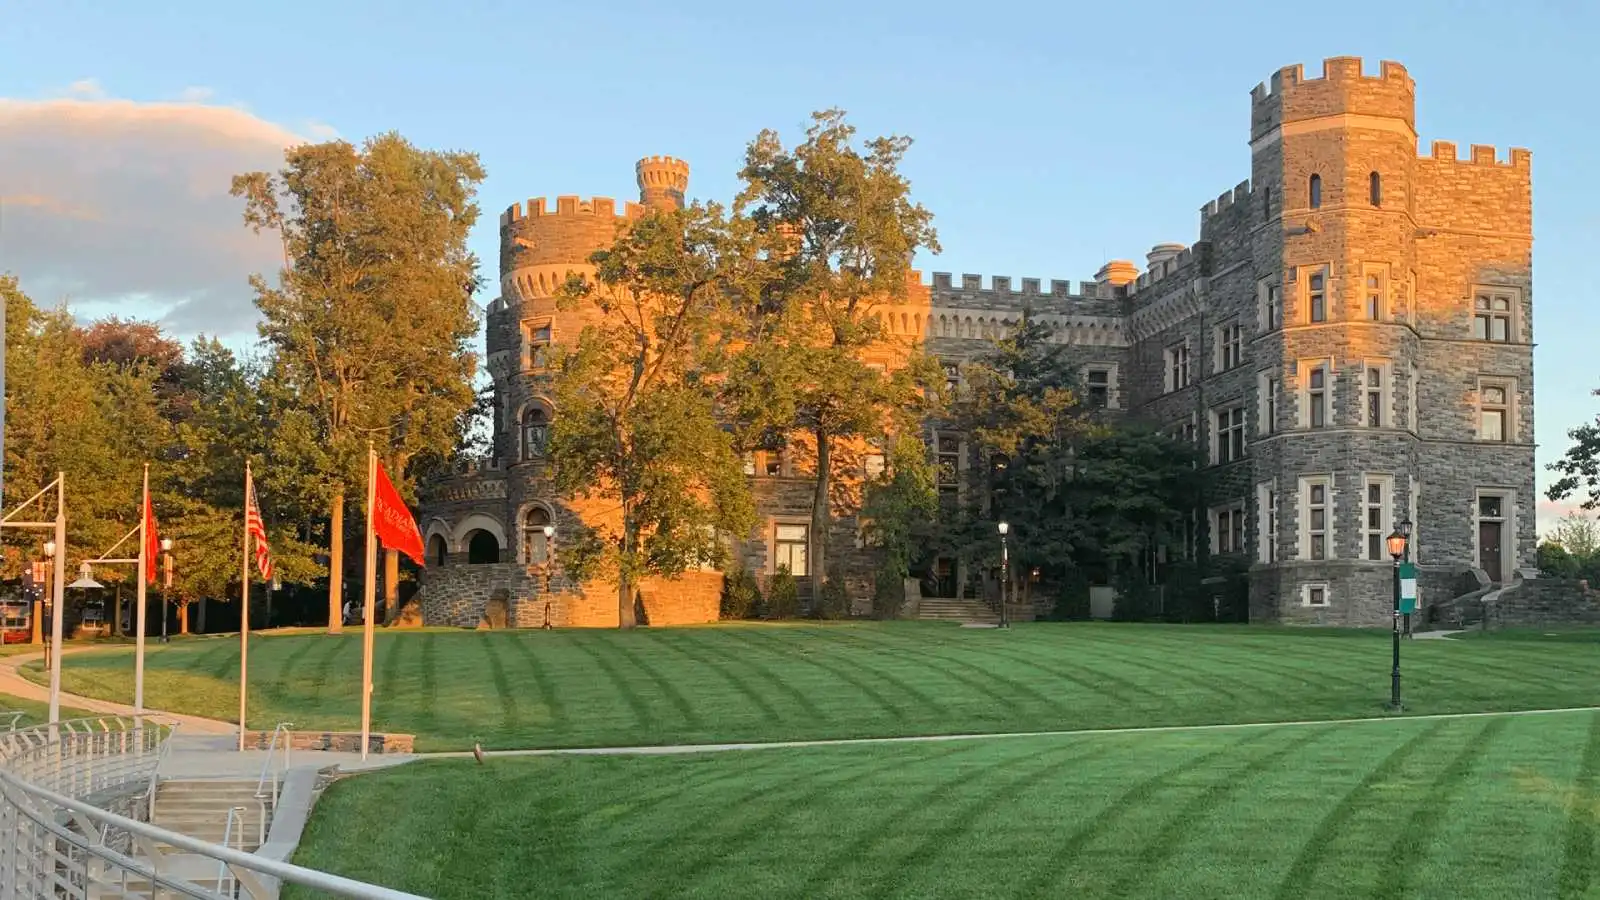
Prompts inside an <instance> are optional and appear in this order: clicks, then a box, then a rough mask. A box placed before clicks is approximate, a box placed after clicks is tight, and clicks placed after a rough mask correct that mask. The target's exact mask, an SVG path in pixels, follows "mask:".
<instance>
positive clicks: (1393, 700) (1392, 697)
mask: <svg viewBox="0 0 1600 900" xmlns="http://www.w3.org/2000/svg"><path fill="white" fill-rule="evenodd" d="M1410 540H1411V520H1409V519H1407V520H1406V521H1404V522H1402V523H1401V524H1400V527H1399V528H1397V529H1395V531H1394V532H1392V533H1391V534H1390V535H1389V537H1388V539H1387V541H1385V543H1387V544H1388V550H1389V555H1390V556H1392V557H1394V623H1393V627H1392V629H1391V630H1392V633H1393V637H1394V641H1393V643H1394V669H1393V670H1392V671H1391V672H1390V673H1389V710H1390V711H1391V712H1400V711H1401V710H1403V709H1404V707H1403V706H1401V705H1400V558H1401V557H1402V556H1404V555H1405V553H1406V544H1408V543H1410Z"/></svg>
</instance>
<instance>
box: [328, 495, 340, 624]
mask: <svg viewBox="0 0 1600 900" xmlns="http://www.w3.org/2000/svg"><path fill="white" fill-rule="evenodd" d="M329 512H330V513H331V516H330V518H331V519H332V521H331V522H330V523H329V524H328V633H329V634H342V633H343V632H344V491H343V490H339V491H336V492H335V493H334V495H333V508H332V509H331V510H329Z"/></svg>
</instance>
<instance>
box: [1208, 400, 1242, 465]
mask: <svg viewBox="0 0 1600 900" xmlns="http://www.w3.org/2000/svg"><path fill="white" fill-rule="evenodd" d="M1211 433H1212V434H1213V435H1214V436H1215V437H1214V439H1213V440H1212V442H1211V463H1212V465H1221V464H1222V463H1230V462H1234V461H1235V460H1240V459H1243V458H1244V406H1243V405H1239V406H1225V407H1223V408H1221V409H1217V410H1213V411H1212V413H1211Z"/></svg>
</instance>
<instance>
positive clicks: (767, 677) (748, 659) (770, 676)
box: [680, 631, 831, 722]
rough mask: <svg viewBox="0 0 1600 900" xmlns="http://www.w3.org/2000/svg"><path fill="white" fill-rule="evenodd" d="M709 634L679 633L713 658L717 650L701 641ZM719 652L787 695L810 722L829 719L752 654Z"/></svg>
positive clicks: (701, 632) (802, 694) (724, 650)
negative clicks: (735, 654)
mask: <svg viewBox="0 0 1600 900" xmlns="http://www.w3.org/2000/svg"><path fill="white" fill-rule="evenodd" d="M710 633H711V632H705V631H686V632H680V634H682V636H683V640H684V642H685V643H691V644H693V645H695V647H696V648H697V649H698V651H699V652H701V653H703V654H706V655H709V656H711V657H713V658H715V657H716V656H717V655H718V653H719V648H717V647H712V646H708V645H707V644H706V643H705V642H704V641H702V640H701V637H702V636H703V635H706V634H710ZM721 652H722V654H723V655H724V656H726V657H727V658H729V659H736V660H737V662H738V664H739V665H741V666H743V667H744V668H745V669H747V670H749V671H750V672H752V673H754V674H755V675H756V676H758V677H759V678H760V679H761V680H762V681H765V682H766V683H768V684H770V685H772V686H773V687H775V688H777V689H778V690H779V691H780V692H782V693H783V694H785V695H787V696H788V697H789V699H790V700H791V701H793V702H794V704H795V705H796V706H798V707H800V709H801V711H802V712H804V713H805V714H806V716H808V717H809V718H810V719H811V720H812V721H816V722H826V721H828V720H829V719H830V718H831V717H830V716H829V715H828V714H827V713H825V712H823V711H822V710H821V709H820V708H818V706H817V705H816V703H814V702H812V700H811V698H810V697H808V696H806V692H805V691H802V690H800V689H799V688H797V687H795V686H794V685H792V684H790V683H789V682H788V681H785V680H784V679H782V678H779V677H778V676H777V675H776V674H775V673H774V672H773V671H772V670H771V669H769V668H767V666H766V663H765V662H763V661H762V660H761V659H760V658H759V657H758V656H756V655H754V654H743V655H739V656H737V657H735V656H734V654H732V653H726V648H722V651H721Z"/></svg>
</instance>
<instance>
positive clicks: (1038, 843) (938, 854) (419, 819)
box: [286, 643, 1600, 900]
mask: <svg viewBox="0 0 1600 900" xmlns="http://www.w3.org/2000/svg"><path fill="white" fill-rule="evenodd" d="M1355 646H1360V644H1359V643H1358V644H1356V645H1355ZM1597 814H1600V716H1597V715H1595V714H1592V713H1562V714H1552V715H1539V716H1525V717H1508V716H1500V717H1491V718H1475V719H1453V720H1433V721H1427V720H1414V721H1403V720H1402V721H1387V722H1380V721H1373V722H1364V723H1357V724H1341V725H1321V726H1276V727H1268V728H1260V729H1239V730H1228V731H1210V732H1169V733H1161V734H1146V735H1136V736H1135V735H1095V736H1085V737H1055V738H1017V739H1001V740H993V739H989V740H973V741H951V742H942V743H928V744H912V745H905V744H902V745H893V746H886V745H877V746H870V747H850V748H826V749H806V750H761V751H746V752H738V753H724V754H705V755H697V756H691V757H637V756H636V757H566V758H556V757H545V758H529V757H524V758H502V759H491V760H490V761H489V764H488V765H486V766H483V767H478V766H476V765H474V764H472V763H471V762H470V761H468V762H454V761H451V762H445V761H438V762H428V763H418V764H413V765H410V766H404V767H401V768H400V769H396V770H390V771H385V772H381V773H377V774H371V775H363V776H361V777H359V778H354V779H349V780H347V781H341V782H339V783H337V784H335V785H334V786H333V787H332V788H330V789H329V791H328V793H327V794H326V795H325V796H324V797H323V799H322V800H321V801H320V803H319V805H318V807H317V814H316V816H315V817H314V818H313V820H312V822H311V824H310V828H309V830H308V832H307V834H306V836H305V839H304V841H303V842H302V844H301V847H300V850H299V851H298V853H297V855H296V857H295V861H296V862H297V863H300V864H303V865H310V866H314V867H317V868H321V869H326V870H330V871H334V872H338V873H340V874H344V875H350V876H353V877H356V878H361V879H364V880H370V881H373V882H376V883H379V884H384V885H388V886H390V887H395V888H401V889H404V890H407V891H411V892H414V893H418V894H422V895H425V896H430V897H439V898H444V900H450V898H481V897H523V896H531V895H533V894H535V893H536V894H537V895H538V896H540V897H574V898H577V897H600V896H608V897H662V896H697V897H763V898H814V897H951V898H956V897H976V896H1007V897H1013V896H1014V897H1052V898H1053V897H1129V898H1134V897H1149V898H1171V897H1184V898H1223V897H1227V898H1261V900H1277V898H1302V897H1310V898H1318V897H1326V898H1342V897H1355V896H1360V897H1380V898H1400V897H1453V898H1479V897H1483V898H1501V897H1529V896H1540V897H1561V898H1569V897H1570V898H1576V897H1583V896H1595V894H1594V893H1591V891H1600V877H1597V869H1600V846H1597V843H1596V822H1597V818H1600V815H1597ZM286 896H291V897H292V896H304V895H297V894H294V893H293V892H290V893H288V894H286Z"/></svg>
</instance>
